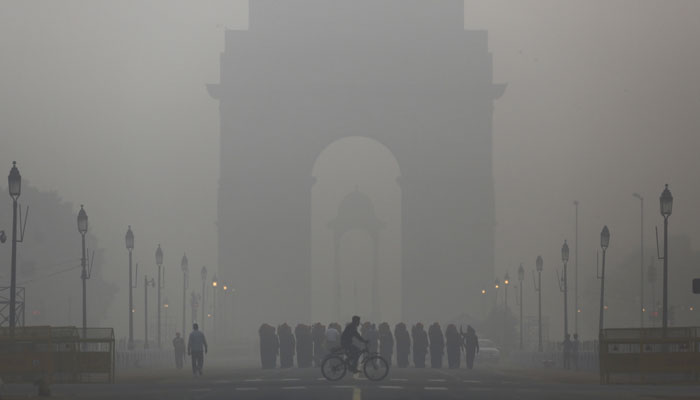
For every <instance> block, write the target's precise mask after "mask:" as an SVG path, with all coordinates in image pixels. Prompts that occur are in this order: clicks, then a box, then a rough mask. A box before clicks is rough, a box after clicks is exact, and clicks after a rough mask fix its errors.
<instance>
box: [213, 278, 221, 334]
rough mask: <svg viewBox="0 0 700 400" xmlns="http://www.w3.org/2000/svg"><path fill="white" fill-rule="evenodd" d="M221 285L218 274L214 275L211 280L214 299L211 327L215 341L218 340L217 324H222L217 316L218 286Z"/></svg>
mask: <svg viewBox="0 0 700 400" xmlns="http://www.w3.org/2000/svg"><path fill="white" fill-rule="evenodd" d="M218 285H219V281H218V280H217V279H216V274H214V277H213V278H212V280H211V293H212V298H211V304H212V306H211V307H212V312H211V325H212V330H213V331H214V340H216V339H217V337H216V329H217V324H218V323H219V322H220V321H219V318H218V316H217V314H216V289H217V286H218Z"/></svg>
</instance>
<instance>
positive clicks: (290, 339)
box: [277, 322, 296, 368]
mask: <svg viewBox="0 0 700 400" xmlns="http://www.w3.org/2000/svg"><path fill="white" fill-rule="evenodd" d="M277 336H279V340H280V367H282V368H291V367H293V366H294V348H295V347H296V340H295V339H294V335H293V334H292V328H291V327H290V326H289V325H287V323H286V322H285V323H284V324H282V325H280V326H279V327H277Z"/></svg>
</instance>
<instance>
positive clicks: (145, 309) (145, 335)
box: [143, 275, 160, 349]
mask: <svg viewBox="0 0 700 400" xmlns="http://www.w3.org/2000/svg"><path fill="white" fill-rule="evenodd" d="M149 286H150V287H155V286H156V281H155V279H153V278H151V279H150V280H149V279H148V276H146V275H144V276H143V329H144V331H143V348H144V349H147V348H148V287H149ZM158 308H160V307H158Z"/></svg>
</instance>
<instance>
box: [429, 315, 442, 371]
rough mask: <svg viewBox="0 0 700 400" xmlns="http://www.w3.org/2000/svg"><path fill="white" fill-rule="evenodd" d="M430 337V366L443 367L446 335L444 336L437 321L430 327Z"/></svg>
mask: <svg viewBox="0 0 700 400" xmlns="http://www.w3.org/2000/svg"><path fill="white" fill-rule="evenodd" d="M428 337H429V338H430V367H431V368H442V356H443V355H444V354H445V337H444V336H442V328H440V324H438V323H437V322H435V323H434V324H432V325H430V328H428Z"/></svg>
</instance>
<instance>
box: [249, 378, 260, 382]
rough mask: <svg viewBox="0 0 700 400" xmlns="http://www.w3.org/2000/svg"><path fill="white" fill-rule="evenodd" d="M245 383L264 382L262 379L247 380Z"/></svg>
mask: <svg viewBox="0 0 700 400" xmlns="http://www.w3.org/2000/svg"><path fill="white" fill-rule="evenodd" d="M245 382H262V379H260V378H255V379H246V380H245Z"/></svg>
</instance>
